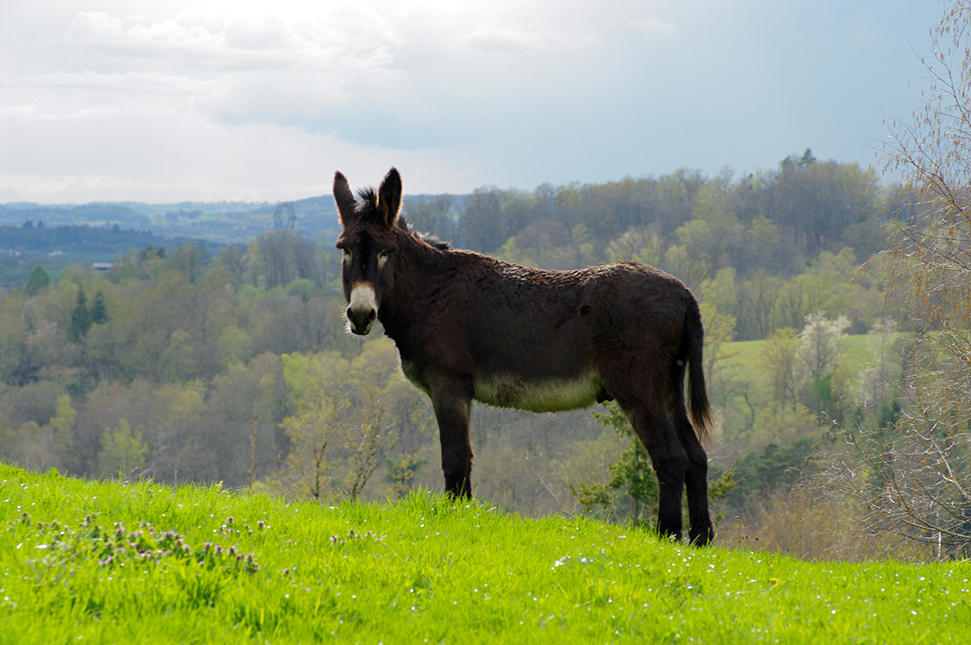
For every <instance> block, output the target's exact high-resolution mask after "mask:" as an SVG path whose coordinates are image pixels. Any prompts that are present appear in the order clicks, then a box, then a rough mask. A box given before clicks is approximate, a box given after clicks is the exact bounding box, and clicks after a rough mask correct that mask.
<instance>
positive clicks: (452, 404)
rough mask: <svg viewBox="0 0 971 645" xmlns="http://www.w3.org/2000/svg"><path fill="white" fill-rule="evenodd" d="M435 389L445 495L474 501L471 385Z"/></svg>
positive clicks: (452, 384)
mask: <svg viewBox="0 0 971 645" xmlns="http://www.w3.org/2000/svg"><path fill="white" fill-rule="evenodd" d="M436 385H437V387H434V386H433V387H432V392H431V395H432V406H433V407H434V409H435V418H436V419H437V420H438V435H439V438H440V439H441V442H442V471H443V472H444V473H445V491H446V492H447V493H448V494H449V496H451V497H453V498H462V497H465V498H467V499H471V497H472V443H471V441H470V439H469V414H470V412H471V409H472V393H471V385H469V386H467V387H466V386H464V385H463V384H462V383H460V382H459V383H456V382H454V381H448V382H443V383H438V384H436Z"/></svg>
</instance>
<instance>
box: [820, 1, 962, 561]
mask: <svg viewBox="0 0 971 645" xmlns="http://www.w3.org/2000/svg"><path fill="white" fill-rule="evenodd" d="M931 39H932V52H933V53H932V54H931V55H929V56H927V57H925V58H922V59H921V60H922V62H923V63H924V64H925V65H926V68H927V72H928V86H927V88H926V89H925V91H924V93H923V96H924V97H925V98H926V103H925V104H924V105H923V106H922V107H921V108H920V109H918V110H917V111H915V113H914V114H913V118H912V119H910V120H908V121H903V120H898V121H893V122H892V123H891V140H890V143H889V144H888V145H887V148H886V150H885V152H886V155H887V170H888V171H889V172H890V173H891V174H894V175H897V176H903V177H904V179H905V186H904V189H905V192H906V193H907V194H909V196H910V200H911V201H910V203H909V204H908V205H907V206H908V208H906V209H905V210H904V211H902V212H900V213H898V214H897V215H898V217H899V219H897V220H896V221H895V222H892V229H893V236H892V238H891V244H892V248H891V250H890V251H889V252H888V253H887V254H885V257H884V258H882V262H881V264H882V266H883V267H885V268H886V270H887V272H886V274H885V277H886V279H887V292H886V293H887V303H886V304H887V305H889V306H890V308H891V311H896V312H899V313H900V318H901V320H900V322H901V324H902V326H903V327H904V328H905V329H909V330H913V331H914V332H915V334H914V340H913V342H912V344H911V346H910V347H908V348H907V349H906V355H905V356H906V360H905V364H904V368H903V373H902V376H901V384H900V387H899V392H900V394H901V397H900V403H901V411H900V414H899V417H898V418H897V419H896V422H895V423H894V424H893V426H892V431H891V430H890V428H876V429H873V430H870V431H869V432H866V431H864V432H862V433H861V434H858V435H857V434H854V433H853V431H852V429H848V432H849V434H850V435H851V436H852V437H853V439H854V441H855V445H856V447H857V448H858V452H857V454H856V456H857V457H858V458H859V459H858V460H857V461H855V462H853V461H849V460H847V461H845V462H844V463H843V468H842V470H840V471H838V475H839V476H838V477H837V481H838V482H840V483H842V485H843V486H844V490H846V491H847V492H849V493H850V494H853V495H855V496H857V497H859V498H861V499H862V500H863V501H864V503H865V504H866V507H867V508H868V509H870V511H871V513H872V517H871V520H872V523H871V526H872V527H873V528H874V529H876V530H880V529H883V530H886V528H887V527H889V528H890V529H891V530H894V531H896V532H898V533H901V534H903V535H906V536H907V537H910V538H912V539H915V540H921V541H926V542H929V543H931V544H932V545H933V546H934V550H935V553H936V555H937V556H938V557H941V558H944V557H951V556H956V557H962V558H967V557H969V555H971V493H969V491H971V461H969V459H968V455H969V454H971V431H969V428H971V403H969V402H971V379H969V378H968V357H969V356H971V334H969V331H968V329H969V325H968V322H969V320H971V269H969V267H971V245H969V244H968V239H969V234H971V208H969V199H968V186H969V185H971V112H969V111H968V97H969V96H971V57H969V56H968V48H969V47H971V3H969V2H967V1H966V0H953V1H951V2H949V3H947V4H946V5H945V9H944V15H943V17H942V18H941V20H940V21H939V22H938V23H937V24H936V25H935V26H934V27H933V28H932V29H931Z"/></svg>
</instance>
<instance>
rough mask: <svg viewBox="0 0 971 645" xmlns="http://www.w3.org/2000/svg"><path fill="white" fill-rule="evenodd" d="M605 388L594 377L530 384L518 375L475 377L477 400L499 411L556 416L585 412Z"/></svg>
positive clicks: (590, 375) (539, 381)
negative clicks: (501, 409)
mask: <svg viewBox="0 0 971 645" xmlns="http://www.w3.org/2000/svg"><path fill="white" fill-rule="evenodd" d="M602 391H603V384H602V383H601V382H600V379H599V378H597V376H596V375H595V374H592V373H591V374H586V375H583V376H580V377H578V378H574V379H548V380H537V381H528V380H524V379H523V378H521V377H518V376H515V375H505V374H498V375H496V374H493V375H488V376H481V377H476V379H475V400H476V401H480V402H482V403H486V404H488V405H494V406H496V407H500V408H516V409H518V410H530V411H532V412H556V411H558V410H573V409H575V408H585V407H587V406H588V405H592V404H594V403H596V402H597V399H598V396H599V395H601V393H602Z"/></svg>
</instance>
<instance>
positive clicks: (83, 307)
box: [67, 286, 92, 343]
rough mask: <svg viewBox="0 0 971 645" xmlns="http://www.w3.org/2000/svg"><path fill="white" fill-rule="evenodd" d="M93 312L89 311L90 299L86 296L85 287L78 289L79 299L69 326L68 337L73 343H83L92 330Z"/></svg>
mask: <svg viewBox="0 0 971 645" xmlns="http://www.w3.org/2000/svg"><path fill="white" fill-rule="evenodd" d="M91 322H92V321H91V312H90V311H89V310H88V298H87V296H85V295H84V287H83V286H82V287H81V288H80V289H78V299H77V304H76V305H75V307H74V310H73V311H72V312H71V322H70V323H68V326H67V336H68V338H70V339H71V340H72V341H73V342H75V343H78V342H81V339H82V338H84V337H85V336H86V335H87V333H88V330H89V329H91Z"/></svg>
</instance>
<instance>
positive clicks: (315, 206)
mask: <svg viewBox="0 0 971 645" xmlns="http://www.w3.org/2000/svg"><path fill="white" fill-rule="evenodd" d="M291 209H292V210H291ZM278 211H280V212H282V216H283V219H284V223H285V224H286V220H287V219H289V216H290V214H291V213H292V215H293V222H292V225H293V227H294V228H295V230H297V231H298V232H300V233H301V234H303V235H305V236H307V237H311V238H316V237H319V236H321V235H326V234H327V233H328V232H333V231H335V230H336V229H337V228H338V223H337V212H336V210H335V209H334V200H333V198H332V197H331V196H330V195H321V196H319V197H308V198H306V199H301V200H297V201H293V202H287V203H285V204H273V203H269V202H178V203H173V204H145V203H141V202H92V203H90V204H82V205H76V204H63V205H62V204H57V205H52V204H34V203H29V202H16V203H9V204H0V224H3V225H7V226H15V227H21V226H23V225H24V224H25V223H26V222H27V221H30V222H31V223H32V224H33V225H34V226H38V225H40V224H41V223H43V224H44V226H45V227H46V228H48V229H50V228H52V227H59V226H79V225H88V226H90V227H97V228H102V227H105V226H108V227H111V226H113V225H118V226H120V227H121V228H122V229H134V230H138V231H145V232H150V233H153V234H155V235H157V236H161V237H177V238H193V239H204V240H207V241H211V242H216V243H219V244H242V243H246V242H248V241H249V240H250V239H252V238H254V237H256V236H258V235H260V234H261V233H264V232H266V231H268V230H270V229H272V228H273V227H274V214H275V213H277V212H278Z"/></svg>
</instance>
